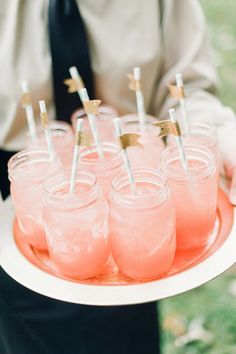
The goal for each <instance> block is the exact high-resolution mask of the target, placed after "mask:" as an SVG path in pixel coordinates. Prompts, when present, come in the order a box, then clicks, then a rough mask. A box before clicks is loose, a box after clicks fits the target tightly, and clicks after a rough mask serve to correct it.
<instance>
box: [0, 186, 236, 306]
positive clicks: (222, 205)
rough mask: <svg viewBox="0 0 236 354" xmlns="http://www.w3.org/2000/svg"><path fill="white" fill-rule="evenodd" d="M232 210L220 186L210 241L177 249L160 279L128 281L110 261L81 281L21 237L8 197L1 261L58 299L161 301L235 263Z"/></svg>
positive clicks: (1, 212) (3, 213)
mask: <svg viewBox="0 0 236 354" xmlns="http://www.w3.org/2000/svg"><path fill="white" fill-rule="evenodd" d="M234 213H235V210H234V209H233V207H232V206H231V204H230V203H229V201H228V198H227V196H226V194H225V193H224V192H222V191H221V190H219V198H218V218H217V222H216V226H215V230H214V233H213V235H212V237H211V239H210V240H209V244H208V246H207V247H205V248H202V249H198V250H195V251H192V252H191V253H190V252H177V253H176V256H175V259H174V262H173V264H172V267H171V269H170V270H169V272H168V274H166V275H165V276H164V277H163V278H161V279H158V280H155V281H150V282H143V283H138V282H134V281H131V280H130V279H128V278H125V277H124V276H122V275H121V274H120V273H119V272H118V270H117V268H116V267H115V265H114V263H113V262H112V261H111V262H110V264H108V266H107V268H106V269H105V270H104V274H102V275H101V276H99V277H97V278H94V279H90V280H87V281H84V282H82V281H77V280H73V279H69V278H66V277H64V276H63V275H61V274H60V272H59V271H58V270H57V268H56V266H55V265H54V264H53V263H52V261H51V260H50V258H49V256H48V253H47V252H42V251H38V250H35V249H33V248H32V247H30V246H29V245H28V244H26V243H25V242H24V241H23V240H22V236H21V234H20V232H19V229H18V226H17V223H14V210H13V207H12V204H11V200H10V199H9V200H8V201H6V202H5V203H4V204H3V205H2V206H1V207H0V217H1V229H0V262H1V266H2V268H3V269H4V270H5V271H6V272H7V273H8V274H9V275H10V276H11V277H12V278H13V279H15V280H16V281H18V282H19V283H21V284H22V285H24V286H26V287H28V288H29V289H31V290H34V291H36V292H38V293H40V294H43V295H46V296H49V297H52V298H55V299H58V300H63V301H68V302H74V303H79V304H87V305H103V306H104V305H125V304H137V303H143V302H149V301H154V300H160V299H163V298H166V297H169V296H173V295H177V294H180V293H183V292H185V291H188V290H190V289H193V288H195V287H197V286H200V285H202V284H204V283H206V282H208V281H210V280H211V279H213V278H215V277H216V276H218V275H220V274H221V273H223V272H224V271H225V270H227V269H228V268H229V267H230V266H231V265H233V263H234V262H235V261H236V252H235V242H236V224H234V223H233V221H234ZM13 224H14V232H13ZM14 235H15V237H14Z"/></svg>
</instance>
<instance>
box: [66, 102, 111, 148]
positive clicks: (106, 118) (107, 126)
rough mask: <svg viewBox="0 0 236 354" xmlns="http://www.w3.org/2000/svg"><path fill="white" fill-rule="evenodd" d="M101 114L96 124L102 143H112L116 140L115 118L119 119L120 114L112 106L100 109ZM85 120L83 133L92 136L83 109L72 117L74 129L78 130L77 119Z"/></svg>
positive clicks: (102, 106)
mask: <svg viewBox="0 0 236 354" xmlns="http://www.w3.org/2000/svg"><path fill="white" fill-rule="evenodd" d="M98 111H99V114H98V115H96V124H97V129H98V133H99V137H100V139H101V140H102V141H112V140H114V139H115V137H116V135H115V131H114V123H113V121H112V119H113V118H115V117H118V112H117V111H116V110H115V109H114V108H113V107H110V106H106V105H101V106H99V107H98ZM78 118H83V119H84V124H83V131H85V132H86V133H88V134H89V135H91V136H92V133H91V129H90V125H89V121H88V118H87V115H86V113H85V111H84V110H83V109H78V110H77V111H75V112H74V113H73V115H72V117H71V123H72V126H73V129H74V130H76V125H77V119H78Z"/></svg>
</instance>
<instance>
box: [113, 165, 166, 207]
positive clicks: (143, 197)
mask: <svg viewBox="0 0 236 354" xmlns="http://www.w3.org/2000/svg"><path fill="white" fill-rule="evenodd" d="M132 173H133V176H134V179H135V180H136V181H138V182H145V183H149V184H152V185H156V186H158V187H159V188H157V189H156V191H154V192H153V191H152V193H150V194H140V195H137V194H132V192H131V193H130V194H124V193H121V192H120V190H121V189H122V188H124V187H126V186H128V185H130V181H129V178H128V174H127V172H126V171H121V172H119V173H118V174H117V175H116V176H115V177H114V178H113V181H112V184H111V192H110V199H111V200H113V201H114V198H115V199H116V201H117V200H123V201H125V202H128V203H131V204H132V203H134V202H136V201H148V200H149V199H150V198H151V199H153V198H159V200H160V204H161V203H162V202H163V201H164V199H166V192H168V191H169V187H168V183H167V180H166V178H165V176H164V174H163V173H162V172H161V171H159V170H157V169H153V168H145V167H140V168H136V169H133V170H132ZM145 174H146V175H149V176H150V177H152V178H156V179H157V180H158V181H159V183H155V182H154V181H153V180H150V179H147V177H146V180H145V177H144V176H143V177H142V175H145ZM119 182H121V185H120V186H119V185H118V184H119ZM118 187H119V188H118ZM118 204H119V203H118ZM141 208H142V207H141Z"/></svg>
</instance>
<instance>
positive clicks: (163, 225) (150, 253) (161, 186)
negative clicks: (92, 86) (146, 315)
mask: <svg viewBox="0 0 236 354" xmlns="http://www.w3.org/2000/svg"><path fill="white" fill-rule="evenodd" d="M133 175H134V179H135V183H136V185H135V194H132V193H131V189H130V184H129V180H128V176H127V173H126V172H125V171H124V172H121V173H119V174H118V175H117V176H116V177H115V178H114V180H113V182H112V189H111V196H110V216H109V228H110V239H111V248H112V255H113V258H114V260H115V262H116V263H117V265H118V267H119V269H120V271H121V272H122V273H123V274H125V275H127V276H129V277H130V278H133V279H138V280H148V279H156V278H159V277H160V276H162V275H163V274H164V273H166V272H167V271H168V270H169V268H170V266H171V264H172V261H173V258H174V254H175V247H176V240H175V212H174V207H173V205H172V201H171V198H170V190H169V187H168V185H167V183H166V179H165V178H164V176H163V175H162V174H161V173H159V172H158V171H156V170H154V169H146V168H140V169H136V170H133Z"/></svg>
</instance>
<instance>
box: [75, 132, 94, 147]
mask: <svg viewBox="0 0 236 354" xmlns="http://www.w3.org/2000/svg"><path fill="white" fill-rule="evenodd" d="M75 143H76V145H79V146H80V145H84V146H91V144H92V141H91V137H90V136H89V135H88V134H86V133H84V132H82V131H81V130H80V131H77V132H76V134H75Z"/></svg>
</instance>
